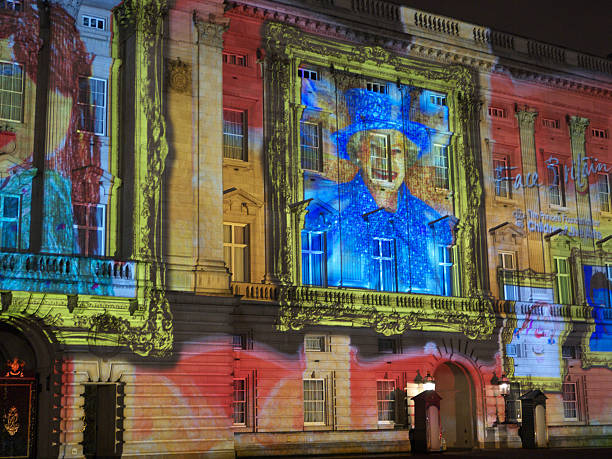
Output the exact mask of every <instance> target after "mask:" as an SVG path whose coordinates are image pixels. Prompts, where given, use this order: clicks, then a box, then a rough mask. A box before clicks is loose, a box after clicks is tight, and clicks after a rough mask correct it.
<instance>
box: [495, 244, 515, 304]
mask: <svg viewBox="0 0 612 459" xmlns="http://www.w3.org/2000/svg"><path fill="white" fill-rule="evenodd" d="M497 258H498V261H499V264H498V266H499V267H500V268H501V275H502V279H501V280H502V289H503V292H504V299H505V300H509V301H517V300H518V299H519V291H520V290H519V286H518V285H514V284H506V282H505V281H506V275H507V274H506V273H514V272H516V271H517V269H518V266H517V263H516V253H515V252H512V251H509V250H500V251H499V252H498V253H497ZM513 278H514V277H513Z"/></svg>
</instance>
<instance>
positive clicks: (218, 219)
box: [194, 15, 230, 294]
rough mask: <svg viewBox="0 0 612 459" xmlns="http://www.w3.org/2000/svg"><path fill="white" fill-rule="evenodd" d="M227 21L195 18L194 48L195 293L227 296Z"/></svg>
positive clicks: (228, 280)
mask: <svg viewBox="0 0 612 459" xmlns="http://www.w3.org/2000/svg"><path fill="white" fill-rule="evenodd" d="M227 25H228V21H227V19H223V18H221V19H220V20H219V21H216V20H215V17H214V16H212V15H211V16H210V18H209V20H207V21H204V20H199V19H198V18H197V17H194V35H195V37H194V38H195V47H196V59H197V61H196V63H195V67H196V75H197V77H196V78H197V81H196V91H197V93H196V95H195V96H196V123H197V125H196V126H195V129H196V133H195V135H196V141H195V148H196V151H195V153H194V154H195V157H196V158H195V167H196V169H195V171H194V175H195V180H194V187H195V195H196V212H197V215H196V219H195V220H196V222H197V224H196V234H195V235H194V236H195V237H194V239H195V241H196V247H195V251H196V254H195V256H196V266H195V291H196V293H221V294H229V288H230V277H229V273H228V271H227V269H226V267H225V263H224V260H223V68H222V65H223V63H222V50H223V32H225V30H226V29H227Z"/></svg>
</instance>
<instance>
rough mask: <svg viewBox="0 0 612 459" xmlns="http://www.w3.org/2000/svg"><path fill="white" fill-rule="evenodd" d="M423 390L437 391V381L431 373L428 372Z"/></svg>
mask: <svg viewBox="0 0 612 459" xmlns="http://www.w3.org/2000/svg"><path fill="white" fill-rule="evenodd" d="M423 389H425V390H436V381H434V379H433V377H432V376H431V374H430V373H429V371H428V372H427V376H425V382H424V384H423Z"/></svg>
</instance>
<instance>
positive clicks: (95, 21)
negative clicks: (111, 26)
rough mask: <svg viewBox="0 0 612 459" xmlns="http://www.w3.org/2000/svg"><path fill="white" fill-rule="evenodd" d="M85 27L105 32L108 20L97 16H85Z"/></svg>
mask: <svg viewBox="0 0 612 459" xmlns="http://www.w3.org/2000/svg"><path fill="white" fill-rule="evenodd" d="M83 26H84V27H89V28H91V29H98V30H104V29H106V20H105V19H103V18H98V17H95V16H86V15H83Z"/></svg>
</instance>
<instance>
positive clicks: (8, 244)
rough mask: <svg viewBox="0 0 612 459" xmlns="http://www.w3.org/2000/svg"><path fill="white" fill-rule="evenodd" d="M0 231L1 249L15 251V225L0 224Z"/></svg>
mask: <svg viewBox="0 0 612 459" xmlns="http://www.w3.org/2000/svg"><path fill="white" fill-rule="evenodd" d="M0 231H2V241H1V242H2V248H5V249H16V248H17V223H16V222H6V221H5V222H2V223H1V224H0Z"/></svg>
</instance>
